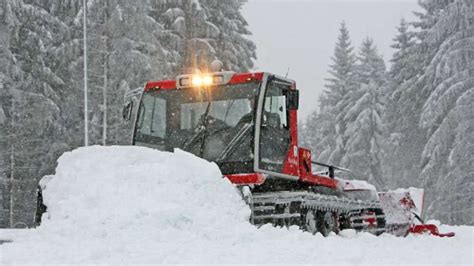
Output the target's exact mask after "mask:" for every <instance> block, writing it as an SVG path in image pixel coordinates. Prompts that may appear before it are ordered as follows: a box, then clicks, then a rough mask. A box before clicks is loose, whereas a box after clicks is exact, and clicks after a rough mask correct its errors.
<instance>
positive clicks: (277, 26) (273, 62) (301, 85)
mask: <svg viewBox="0 0 474 266" xmlns="http://www.w3.org/2000/svg"><path fill="white" fill-rule="evenodd" d="M414 10H419V7H418V5H417V1H416V0H312V1H310V0H306V1H303V0H299V1H298V0H296V1H295V0H293V1H292V0H286V1H284V0H248V3H247V4H246V5H245V6H244V9H243V15H244V16H245V18H246V19H247V22H248V23H249V28H250V30H251V31H252V34H253V35H252V36H251V37H250V38H251V39H252V40H253V41H254V42H255V43H256V44H257V57H258V59H257V61H256V69H257V70H260V71H268V72H273V73H275V74H279V75H282V76H284V75H285V74H286V72H287V70H288V68H289V69H290V71H289V74H288V77H289V78H291V79H294V80H295V81H296V85H297V88H298V89H299V90H300V112H299V113H300V117H299V118H300V119H301V118H304V117H306V116H307V115H308V114H309V113H310V112H311V111H312V110H313V109H315V108H316V106H317V99H318V95H319V94H320V93H321V91H322V90H323V88H324V84H325V81H324V79H325V78H327V77H328V73H327V70H328V65H329V64H330V63H331V60H330V57H331V56H332V55H333V52H334V44H335V42H336V40H337V35H338V33H339V27H340V23H341V22H342V21H345V22H346V24H347V27H348V28H349V33H350V36H351V39H352V44H353V46H354V47H355V48H356V49H357V50H358V48H359V46H360V43H361V42H362V40H363V39H364V38H365V37H367V36H370V37H371V38H373V39H374V41H375V44H376V45H377V47H378V48H379V52H380V53H381V54H382V55H383V57H384V59H385V61H386V62H387V61H388V60H390V58H391V56H392V53H393V50H392V49H391V48H390V45H391V44H392V39H393V37H394V36H395V34H396V32H397V31H396V28H395V27H396V26H398V25H399V23H400V19H401V18H402V17H404V18H405V19H407V20H413V19H414V16H413V14H412V11H414Z"/></svg>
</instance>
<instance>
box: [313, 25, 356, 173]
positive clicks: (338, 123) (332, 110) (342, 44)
mask: <svg viewBox="0 0 474 266" xmlns="http://www.w3.org/2000/svg"><path fill="white" fill-rule="evenodd" d="M353 50H354V49H353V47H352V45H351V41H350V37H349V31H348V29H347V27H346V24H345V23H344V22H343V23H341V27H340V29H339V37H338V40H337V43H336V47H335V49H334V55H333V57H332V58H331V59H332V61H333V63H332V64H331V65H330V66H329V67H330V70H329V73H330V75H331V77H330V78H328V79H327V82H328V83H327V85H326V89H325V90H324V92H323V94H322V96H321V97H320V99H319V101H320V113H319V116H320V117H319V118H318V121H319V123H320V124H321V125H322V126H323V127H324V130H322V131H321V134H322V135H321V136H319V137H318V139H320V142H319V143H318V145H317V146H316V147H313V149H314V151H315V153H316V154H315V155H316V156H317V158H318V160H320V161H325V162H329V163H332V164H340V162H341V159H342V156H343V155H344V154H345V145H346V141H347V138H346V137H345V131H346V121H345V120H344V116H345V113H346V111H345V110H346V108H347V105H348V104H349V91H350V90H352V89H353V88H354V86H355V83H354V69H355V61H356V58H355V55H354V52H353ZM308 127H311V125H308ZM315 133H316V132H315Z"/></svg>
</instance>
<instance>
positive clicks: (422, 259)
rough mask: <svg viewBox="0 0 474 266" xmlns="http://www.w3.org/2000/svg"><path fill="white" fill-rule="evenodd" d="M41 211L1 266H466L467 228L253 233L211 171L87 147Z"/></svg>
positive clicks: (49, 188)
mask: <svg viewBox="0 0 474 266" xmlns="http://www.w3.org/2000/svg"><path fill="white" fill-rule="evenodd" d="M41 185H42V186H44V192H43V194H44V195H43V196H44V200H45V203H46V205H48V212H47V213H46V214H45V215H44V217H43V224H42V225H41V226H40V227H38V228H36V229H31V230H12V231H8V230H0V239H12V240H13V242H12V243H5V244H2V245H0V262H1V264H6V265H9V264H40V263H42V264H47V265H51V264H54V263H61V264H95V263H102V264H103V263H108V264H129V263H134V264H135V263H136V264H144V263H148V264H150V263H152V264H158V263H167V264H170V263H193V264H198V263H206V264H208V263H218V264H229V263H247V264H248V263H252V264H255V263H271V264H276V263H278V264H282V263H286V264H297V263H306V264H313V265H314V264H321V263H329V264H374V265H379V264H388V263H390V264H393V263H397V264H422V263H424V264H437V263H441V264H456V265H460V264H469V265H472V252H471V251H472V247H473V246H472V241H473V230H472V227H468V226H461V227H447V226H442V227H441V228H440V230H443V231H454V232H456V236H455V237H453V238H444V239H442V238H436V237H432V236H409V237H407V238H397V237H394V236H392V235H386V234H383V235H382V236H380V237H376V236H374V235H371V234H368V233H355V232H354V231H351V230H348V231H343V232H341V235H340V236H336V235H334V234H333V235H330V236H329V237H327V238H324V237H322V235H321V234H317V235H315V236H313V235H311V234H309V233H306V232H302V231H300V230H299V229H298V228H296V227H291V228H289V229H286V228H274V227H272V226H269V225H265V226H262V227H260V228H257V227H255V226H252V225H251V224H250V223H249V222H248V217H249V214H250V212H249V208H248V207H247V206H246V205H245V203H244V202H243V200H242V199H241V198H240V195H239V193H238V192H237V190H236V188H235V187H234V186H233V185H232V184H230V182H229V181H228V180H227V179H225V178H222V175H221V173H220V171H219V169H218V167H217V166H216V165H215V164H214V163H209V162H207V161H204V160H202V159H200V158H197V157H195V156H194V155H191V154H188V153H186V152H183V151H180V150H176V151H175V152H174V153H169V152H160V151H156V150H152V149H148V148H142V147H88V148H80V149H77V150H74V151H72V152H68V153H65V154H64V155H63V156H62V157H61V158H60V159H59V161H58V167H57V169H56V174H55V175H53V176H49V177H47V178H45V179H44V180H43V182H42V184H41Z"/></svg>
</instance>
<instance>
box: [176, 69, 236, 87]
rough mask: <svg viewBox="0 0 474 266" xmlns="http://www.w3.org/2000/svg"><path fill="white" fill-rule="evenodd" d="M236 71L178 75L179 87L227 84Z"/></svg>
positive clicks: (177, 82)
mask: <svg viewBox="0 0 474 266" xmlns="http://www.w3.org/2000/svg"><path fill="white" fill-rule="evenodd" d="M234 74H235V72H230V71H229V72H217V73H209V74H192V75H180V76H177V77H176V84H177V85H178V88H186V87H203V86H212V85H220V84H226V83H227V82H229V80H230V79H231V78H232V76H233V75H234Z"/></svg>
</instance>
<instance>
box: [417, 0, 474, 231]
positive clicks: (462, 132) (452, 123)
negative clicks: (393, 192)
mask: <svg viewBox="0 0 474 266" xmlns="http://www.w3.org/2000/svg"><path fill="white" fill-rule="evenodd" d="M422 6H423V7H424V8H425V14H424V15H423V16H421V22H420V24H419V25H423V26H425V28H423V30H422V31H421V33H420V34H421V35H420V38H421V40H422V47H423V48H425V50H424V52H425V53H424V55H425V58H426V60H425V62H426V63H427V64H426V66H425V67H424V69H423V75H422V76H421V77H420V78H419V80H420V81H421V82H420V85H421V90H422V91H423V93H425V95H426V96H427V97H426V98H425V101H424V102H423V103H424V104H423V107H422V108H421V117H420V125H421V126H422V127H423V128H424V129H426V130H427V142H426V144H425V146H424V149H423V153H422V171H421V175H420V178H421V179H422V180H423V181H424V185H425V186H426V187H427V189H429V192H431V193H430V194H428V199H429V200H428V201H427V202H429V206H428V207H427V211H428V212H429V213H430V214H431V215H433V216H435V217H437V218H438V219H442V220H443V221H445V222H450V223H471V224H472V222H473V220H472V217H473V216H474V215H473V214H474V208H473V206H472V201H473V199H474V198H473V193H472V191H473V189H474V185H473V184H472V182H470V181H469V180H472V177H473V173H474V168H473V165H474V158H473V156H472V138H473V134H474V133H473V131H472V130H470V129H471V128H472V121H473V117H474V116H473V112H472V110H473V109H474V108H473V107H474V106H473V101H472V99H473V94H474V89H473V86H474V80H473V79H472V71H473V69H474V66H473V63H472V62H473V55H472V53H471V49H472V47H474V42H473V41H472V37H473V32H474V23H473V20H472V14H473V13H474V3H472V1H468V0H457V1H425V2H424V3H423V5H422ZM469 154H470V155H471V156H469ZM466 155H467V156H466ZM435 191H436V192H435Z"/></svg>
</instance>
